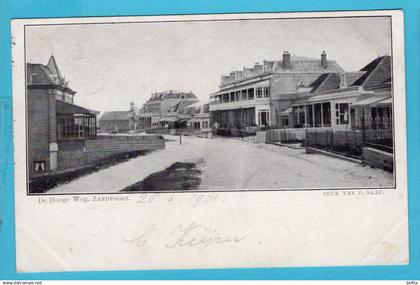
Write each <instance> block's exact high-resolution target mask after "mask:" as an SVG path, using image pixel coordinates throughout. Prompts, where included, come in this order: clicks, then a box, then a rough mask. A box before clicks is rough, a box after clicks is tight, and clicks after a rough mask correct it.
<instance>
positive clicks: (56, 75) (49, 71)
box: [26, 55, 67, 87]
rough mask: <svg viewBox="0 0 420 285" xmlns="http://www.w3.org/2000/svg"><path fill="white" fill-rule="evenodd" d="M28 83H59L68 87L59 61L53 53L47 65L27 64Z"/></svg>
mask: <svg viewBox="0 0 420 285" xmlns="http://www.w3.org/2000/svg"><path fill="white" fill-rule="evenodd" d="M26 71H27V72H26V75H27V83H28V84H30V85H58V86H62V87H67V82H66V81H65V79H64V77H63V76H62V75H61V72H60V69H59V68H58V65H57V62H56V60H55V58H54V56H53V55H52V56H51V57H50V59H49V61H48V64H47V65H44V64H41V63H28V64H27V65H26Z"/></svg>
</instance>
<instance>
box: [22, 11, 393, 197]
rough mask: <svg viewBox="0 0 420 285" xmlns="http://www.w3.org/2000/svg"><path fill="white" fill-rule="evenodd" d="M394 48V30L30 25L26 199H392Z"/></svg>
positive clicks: (202, 23) (280, 24) (374, 22)
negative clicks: (342, 192)
mask: <svg viewBox="0 0 420 285" xmlns="http://www.w3.org/2000/svg"><path fill="white" fill-rule="evenodd" d="M332 27H334V28H332ZM391 36H392V35H391V17H389V16H383V17H381V16H361V17H354V16H351V17H334V16H331V17H324V18H293V17H290V18H273V17H271V18H264V17H262V18H255V19H253V18H247V19H240V18H239V19H217V20H199V19H198V20H176V21H159V20H157V21H153V22H142V21H141V20H140V21H133V22H130V23H100V22H99V23H87V24H77V23H73V24H45V25H43V24H34V25H28V26H25V60H26V70H25V72H26V95H25V96H26V112H27V117H26V120H27V123H26V124H27V125H26V126H27V153H28V155H27V173H28V178H29V180H28V193H29V194H75V193H120V192H127V193H129V192H160V191H174V192H177V191H243V190H255V191H258V190H296V189H337V188H395V174H396V173H395V167H394V164H395V161H394V154H393V152H394V136H393V76H392V72H393V70H392V46H391Z"/></svg>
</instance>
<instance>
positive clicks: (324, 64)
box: [321, 50, 328, 68]
mask: <svg viewBox="0 0 420 285" xmlns="http://www.w3.org/2000/svg"><path fill="white" fill-rule="evenodd" d="M321 66H322V68H327V67H328V63H327V53H326V52H325V50H323V51H322V53H321Z"/></svg>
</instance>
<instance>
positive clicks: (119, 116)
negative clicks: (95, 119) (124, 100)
mask: <svg viewBox="0 0 420 285" xmlns="http://www.w3.org/2000/svg"><path fill="white" fill-rule="evenodd" d="M129 113H130V111H109V112H104V113H103V114H102V116H101V117H100V118H99V120H100V121H125V120H128V118H129Z"/></svg>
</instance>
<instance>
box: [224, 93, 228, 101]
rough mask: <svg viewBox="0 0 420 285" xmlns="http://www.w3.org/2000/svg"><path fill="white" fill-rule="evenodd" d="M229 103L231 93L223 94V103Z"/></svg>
mask: <svg viewBox="0 0 420 285" xmlns="http://www.w3.org/2000/svg"><path fill="white" fill-rule="evenodd" d="M227 102H229V93H226V94H223V103H227Z"/></svg>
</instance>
